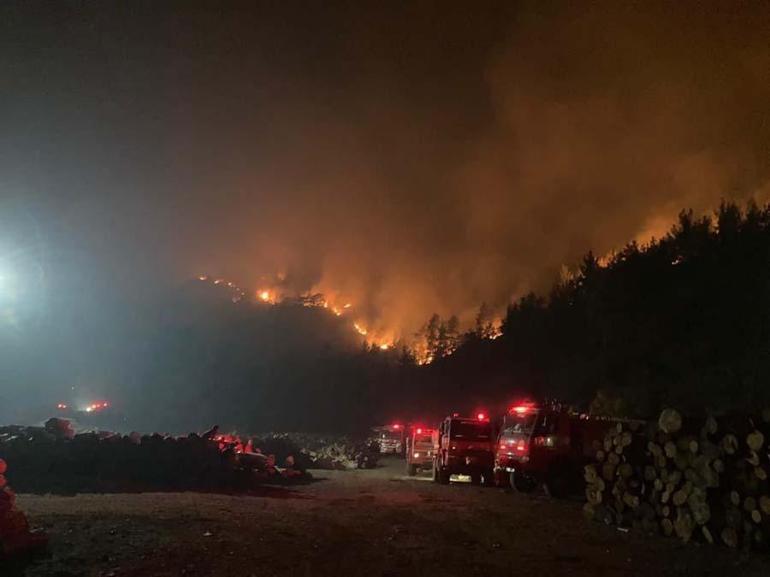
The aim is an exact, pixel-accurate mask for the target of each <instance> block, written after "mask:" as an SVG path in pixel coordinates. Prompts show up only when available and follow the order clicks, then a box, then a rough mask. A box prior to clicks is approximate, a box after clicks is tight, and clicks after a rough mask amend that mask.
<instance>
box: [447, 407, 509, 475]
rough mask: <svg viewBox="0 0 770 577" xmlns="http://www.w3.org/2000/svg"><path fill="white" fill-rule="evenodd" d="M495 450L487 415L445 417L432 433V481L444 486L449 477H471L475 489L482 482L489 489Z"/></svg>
mask: <svg viewBox="0 0 770 577" xmlns="http://www.w3.org/2000/svg"><path fill="white" fill-rule="evenodd" d="M494 446H495V436H494V433H493V430H492V424H491V423H490V422H489V418H488V417H487V415H486V414H484V413H478V414H477V415H476V418H471V417H460V416H459V415H458V414H457V413H455V414H453V415H452V416H449V417H446V418H445V419H444V420H443V421H442V422H441V424H440V425H439V427H438V429H436V430H435V431H434V432H433V450H434V455H433V480H434V481H435V482H437V483H442V484H447V483H449V478H450V477H451V476H452V475H470V477H471V482H472V483H473V484H475V485H478V484H479V483H481V481H482V479H483V480H484V483H485V484H487V485H492V484H493V483H494V461H495V450H494Z"/></svg>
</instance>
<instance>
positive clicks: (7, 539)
mask: <svg viewBox="0 0 770 577" xmlns="http://www.w3.org/2000/svg"><path fill="white" fill-rule="evenodd" d="M6 472H7V465H6V463H5V461H4V460H3V459H0V561H1V560H4V559H9V558H11V557H14V556H15V555H19V554H21V553H25V552H29V551H33V550H35V549H38V548H41V547H44V546H45V545H46V543H47V538H46V536H45V534H43V533H39V532H32V531H31V530H30V527H29V523H28V522H27V517H26V516H25V515H24V513H22V512H21V511H19V509H18V508H17V507H16V495H15V494H14V492H13V491H12V490H11V488H10V487H9V486H8V484H7V481H6V478H5V474H6Z"/></svg>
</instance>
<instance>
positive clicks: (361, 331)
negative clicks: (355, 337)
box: [353, 323, 368, 337]
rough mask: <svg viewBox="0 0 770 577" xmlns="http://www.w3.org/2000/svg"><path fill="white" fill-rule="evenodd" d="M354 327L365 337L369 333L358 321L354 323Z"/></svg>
mask: <svg viewBox="0 0 770 577" xmlns="http://www.w3.org/2000/svg"><path fill="white" fill-rule="evenodd" d="M353 328H354V329H356V332H357V333H358V334H359V335H361V336H362V337H365V336H366V335H367V334H368V331H367V330H366V329H365V328H364V327H362V326H361V325H359V324H358V323H353Z"/></svg>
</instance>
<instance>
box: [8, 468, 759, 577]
mask: <svg viewBox="0 0 770 577" xmlns="http://www.w3.org/2000/svg"><path fill="white" fill-rule="evenodd" d="M315 476H316V477H318V478H320V479H323V480H319V481H317V482H315V483H312V484H310V485H307V486H302V487H297V488H292V489H285V488H268V489H265V490H264V491H263V492H262V493H261V494H260V495H258V496H228V495H211V494H196V493H168V494H162V493H145V494H116V495H77V496H74V497H59V496H36V495H22V496H20V497H19V505H20V506H21V507H22V508H23V509H24V510H25V511H26V512H27V513H28V515H29V517H30V520H31V522H32V523H33V524H35V525H37V526H42V527H44V528H45V529H46V530H47V531H48V533H49V534H50V537H51V545H50V548H49V554H48V555H47V556H43V557H41V558H38V559H37V560H35V561H34V562H32V563H31V564H30V565H28V566H26V568H8V567H6V568H4V569H3V568H0V574H2V576H3V577H6V575H24V576H27V577H43V576H45V577H71V576H114V577H122V576H142V577H146V576H152V577H154V576H159V577H160V576H191V577H192V576H209V575H210V576H217V577H219V576H230V575H232V576H244V577H248V576H251V575H254V576H259V577H262V576H271V575H276V576H277V575H281V576H282V575H290V576H298V577H308V576H335V577H336V576H340V575H344V576H351V577H352V576H358V575H365V576H366V577H374V576H396V575H407V576H418V575H419V576H420V577H426V576H429V575H430V576H432V575H463V576H473V575H483V576H496V575H514V574H519V575H536V574H543V575H577V576H582V575H585V576H589V575H590V576H592V577H597V576H598V577H603V576H615V575H617V576H621V575H623V576H625V575H655V576H658V575H714V576H717V575H757V576H759V575H765V576H766V575H770V559H767V558H763V557H761V556H753V557H751V558H745V557H743V556H741V555H740V554H739V553H735V552H732V551H728V550H726V549H724V548H717V547H706V546H699V545H688V546H683V545H681V544H679V543H678V542H676V541H675V540H672V539H664V538H662V537H648V536H642V535H636V534H633V533H623V532H620V531H618V530H617V529H615V528H611V527H604V526H601V525H599V524H597V523H589V522H588V521H586V520H585V519H584V518H583V516H582V512H581V508H580V502H578V501H557V500H552V499H549V498H547V497H545V496H542V495H541V496H525V495H519V494H515V493H511V492H510V491H505V490H503V489H491V488H484V487H476V486H472V485H470V484H468V483H452V485H450V486H440V485H435V484H433V483H431V482H430V480H429V479H428V478H425V477H422V478H409V477H406V476H404V473H403V461H398V460H395V459H391V460H388V461H386V462H385V464H384V466H383V467H381V468H379V469H377V470H374V471H344V472H331V471H317V472H315Z"/></svg>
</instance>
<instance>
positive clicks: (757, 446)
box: [746, 430, 765, 453]
mask: <svg viewBox="0 0 770 577" xmlns="http://www.w3.org/2000/svg"><path fill="white" fill-rule="evenodd" d="M746 444H747V445H748V446H749V449H751V450H752V451H754V452H755V453H758V452H759V451H760V450H761V449H762V445H764V444H765V436H764V435H763V434H762V433H761V432H760V431H757V430H754V431H752V432H750V433H749V434H748V435H746Z"/></svg>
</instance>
